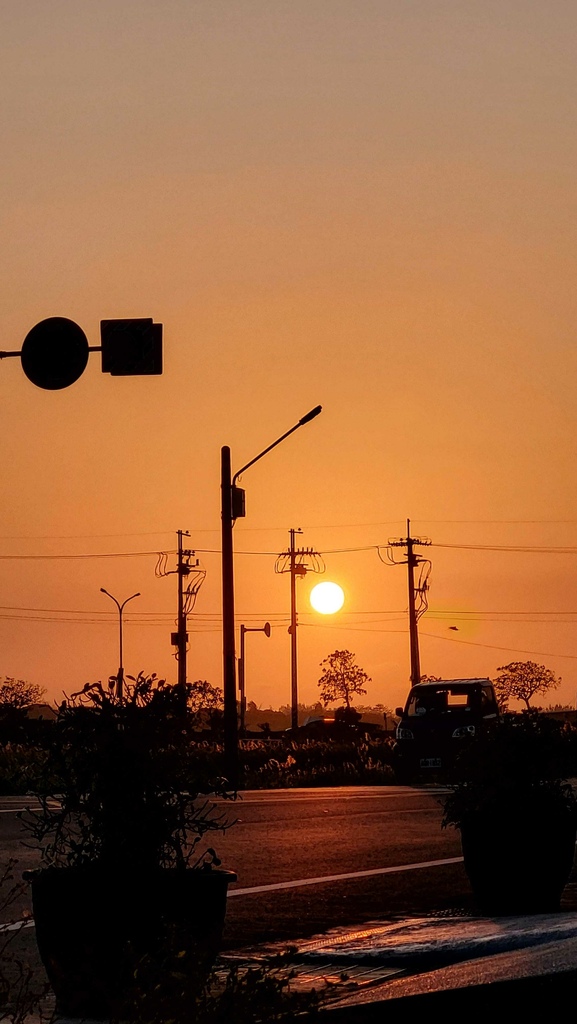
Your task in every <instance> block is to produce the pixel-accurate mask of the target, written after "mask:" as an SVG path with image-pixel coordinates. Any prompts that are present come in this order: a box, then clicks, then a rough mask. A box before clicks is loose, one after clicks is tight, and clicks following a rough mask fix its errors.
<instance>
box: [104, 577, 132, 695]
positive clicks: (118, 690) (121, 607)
mask: <svg viewBox="0 0 577 1024" xmlns="http://www.w3.org/2000/svg"><path fill="white" fill-rule="evenodd" d="M100 592H101V594H106V596H107V597H109V598H111V600H112V601H114V603H115V605H116V607H117V608H118V623H119V628H120V638H119V640H120V643H119V654H120V656H119V666H118V675H117V677H116V696H117V697H118V698H119V699H120V700H122V684H123V681H124V666H123V664H122V612H123V610H124V606H125V605H127V604H128V602H129V601H132V599H133V598H135V597H140V593H138V594H132V595H131V596H130V597H127V598H126V600H125V601H123V602H122V604H120V601H117V600H116V598H115V597H114V596H113V595H112V594H109V593H108V591H107V590H105V589H104V587H101V588H100Z"/></svg>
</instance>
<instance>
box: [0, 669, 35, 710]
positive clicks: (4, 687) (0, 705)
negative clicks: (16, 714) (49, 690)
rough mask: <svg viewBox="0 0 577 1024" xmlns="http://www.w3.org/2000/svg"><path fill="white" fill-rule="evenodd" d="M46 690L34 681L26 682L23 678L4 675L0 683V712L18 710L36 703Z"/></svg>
mask: <svg viewBox="0 0 577 1024" xmlns="http://www.w3.org/2000/svg"><path fill="white" fill-rule="evenodd" d="M45 693H46V690H45V689H44V687H42V686H38V685H37V684H36V683H27V682H25V680H24V679H12V678H11V677H10V676H5V677H4V679H3V681H2V682H1V683H0V714H2V713H6V712H9V711H19V710H20V709H22V708H29V707H30V705H31V704H38V702H39V701H40V698H41V697H42V696H43V694H45Z"/></svg>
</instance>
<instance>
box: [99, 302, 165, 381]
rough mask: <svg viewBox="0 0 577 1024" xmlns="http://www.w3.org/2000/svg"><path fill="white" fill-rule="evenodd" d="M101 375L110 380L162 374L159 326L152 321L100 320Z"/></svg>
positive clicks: (143, 319) (144, 319)
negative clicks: (109, 377) (109, 376)
mask: <svg viewBox="0 0 577 1024" xmlns="http://www.w3.org/2000/svg"><path fill="white" fill-rule="evenodd" d="M100 344H101V346H102V372H103V373H110V374H111V376H113V377H126V376H136V375H146V374H161V373H162V324H155V323H154V322H153V320H152V317H150V318H148V317H146V318H140V319H133V320H101V321H100Z"/></svg>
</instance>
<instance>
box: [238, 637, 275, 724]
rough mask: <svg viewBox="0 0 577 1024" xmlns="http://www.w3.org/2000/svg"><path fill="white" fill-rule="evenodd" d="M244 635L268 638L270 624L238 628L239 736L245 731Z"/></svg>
mask: <svg viewBox="0 0 577 1024" xmlns="http://www.w3.org/2000/svg"><path fill="white" fill-rule="evenodd" d="M246 633H264V635H265V636H270V622H265V624H264V626H243V625H241V627H240V657H239V659H238V692H239V697H240V734H241V736H244V734H245V729H246V723H245V718H246V686H245V682H246V676H245V670H244V666H245V660H244V638H245V634H246Z"/></svg>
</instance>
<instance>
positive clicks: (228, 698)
mask: <svg viewBox="0 0 577 1024" xmlns="http://www.w3.org/2000/svg"><path fill="white" fill-rule="evenodd" d="M321 410H322V406H320V405H317V406H315V408H314V409H311V411H310V412H308V413H307V414H306V416H303V417H302V419H300V420H299V421H298V423H295V425H294V427H291V428H290V430H287V431H286V433H285V434H282V435H281V437H279V438H277V440H276V441H273V443H272V444H269V446H268V448H265V449H264V451H262V452H260V453H259V454H258V455H256V456H255V458H254V459H251V460H250V462H247V463H246V465H245V466H243V467H242V469H239V470H238V472H237V473H235V474H234V476H233V477H232V479H231V464H230V448H229V447H228V446H226V445H225V446H224V447H223V448H221V450H220V455H221V461H220V468H221V476H220V479H221V526H222V649H223V675H224V687H223V689H224V758H225V766H226V768H225V770H226V774H227V779H228V781H229V783H230V785H231V786H236V785H237V783H238V723H237V711H236V662H235V636H234V632H235V631H234V563H233V544H232V528H233V526H234V523H235V521H236V520H237V519H240V518H242V517H243V516H244V515H246V512H245V500H244V497H245V496H244V490H243V489H242V487H237V485H236V481H237V480H238V478H239V477H240V476H241V474H242V473H244V472H245V470H247V469H249V468H250V466H254V464H255V462H258V461H259V459H262V457H263V456H264V455H267V454H268V453H269V452H270V451H272V449H273V448H276V446H277V445H278V444H280V443H281V441H284V440H285V438H287V437H288V436H289V434H292V433H294V431H295V430H298V428H299V427H304V425H305V423H309V422H310V421H311V420H313V419H314V418H315V416H318V414H319V413H320V412H321Z"/></svg>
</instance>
